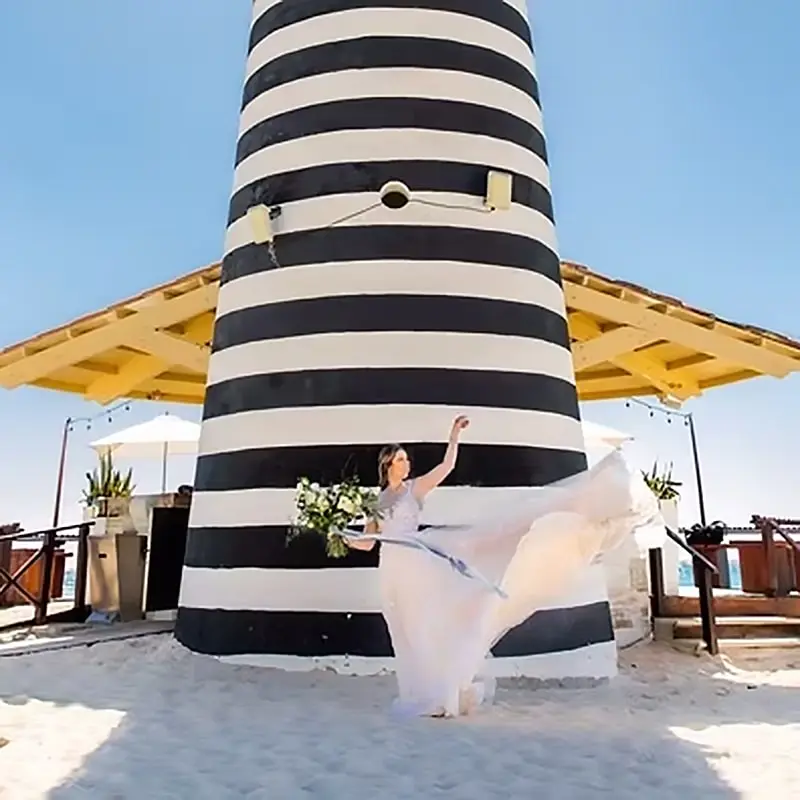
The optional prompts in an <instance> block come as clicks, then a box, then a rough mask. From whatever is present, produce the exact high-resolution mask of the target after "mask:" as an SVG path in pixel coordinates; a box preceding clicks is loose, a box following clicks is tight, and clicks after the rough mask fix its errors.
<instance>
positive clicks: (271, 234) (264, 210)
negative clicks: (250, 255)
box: [247, 203, 281, 244]
mask: <svg viewBox="0 0 800 800" xmlns="http://www.w3.org/2000/svg"><path fill="white" fill-rule="evenodd" d="M280 215H281V207H280V206H273V207H271V208H270V207H269V206H265V205H264V204H263V203H262V204H260V205H257V206H250V208H248V209H247V221H248V222H249V223H250V230H251V231H252V234H253V242H254V243H255V244H270V243H271V242H272V241H273V239H274V238H275V229H274V227H273V225H272V223H273V221H274V220H276V219H278V217H280Z"/></svg>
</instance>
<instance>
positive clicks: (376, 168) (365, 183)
mask: <svg viewBox="0 0 800 800" xmlns="http://www.w3.org/2000/svg"><path fill="white" fill-rule="evenodd" d="M400 155H402V154H400ZM490 169H503V168H502V167H500V166H499V165H497V164H486V165H485V166H478V165H474V164H463V163H458V162H454V161H353V162H348V163H346V164H325V165H323V166H319V167H308V168H307V169H299V170H293V171H291V172H282V173H278V174H276V175H269V176H267V177H266V178H261V179H260V180H256V181H253V182H252V183H250V184H248V185H247V186H243V187H242V188H241V189H239V190H238V191H237V192H235V193H234V195H233V197H232V198H231V203H230V211H229V213H228V225H230V224H231V223H233V222H235V221H236V220H237V219H240V218H241V217H243V216H244V215H245V214H246V213H247V209H248V208H250V207H251V206H254V205H258V204H259V203H263V204H264V205H267V206H279V205H281V204H282V203H293V202H295V201H297V200H307V199H308V198H311V197H323V196H326V195H332V194H337V195H338V194H354V193H361V192H375V193H376V196H375V201H376V202H377V199H378V197H377V192H378V191H379V190H380V188H381V186H383V185H384V184H385V183H387V182H388V181H402V182H403V183H404V184H405V185H406V186H408V188H409V189H411V191H412V192H456V193H459V194H467V195H473V196H474V197H483V196H484V194H485V192H486V176H487V173H488V171H489V170H490ZM513 178H514V181H513V187H512V196H511V199H512V201H513V202H514V203H519V204H520V205H524V206H527V207H528V208H532V209H534V210H536V211H539V212H540V213H542V214H544V215H545V216H546V217H547V218H548V219H549V220H551V221H552V219H553V200H552V198H551V196H550V192H549V190H548V189H547V187H545V186H542V184H541V183H539V182H538V181H535V180H533V179H532V178H529V177H528V176H527V175H520V174H517V173H513Z"/></svg>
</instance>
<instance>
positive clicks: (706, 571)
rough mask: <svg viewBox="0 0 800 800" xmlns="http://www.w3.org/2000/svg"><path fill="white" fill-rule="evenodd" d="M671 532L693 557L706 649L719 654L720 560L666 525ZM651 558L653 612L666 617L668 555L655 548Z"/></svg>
mask: <svg viewBox="0 0 800 800" xmlns="http://www.w3.org/2000/svg"><path fill="white" fill-rule="evenodd" d="M666 531H667V536H668V537H669V538H670V540H671V541H673V542H675V544H676V545H678V547H680V548H681V550H683V551H684V552H686V553H688V554H689V555H690V556H691V557H692V565H693V566H694V574H695V582H696V583H697V588H698V592H699V595H700V625H701V628H702V633H703V641H704V642H705V645H706V650H707V651H708V652H709V653H710V654H711V655H712V656H715V655H717V654H718V653H719V639H718V637H717V615H716V612H715V610H714V579H713V577H712V576H713V575H716V574H718V573H719V569H718V567H717V565H716V564H714V563H713V562H712V561H710V560H709V559H707V558H706V557H705V556H704V555H703V554H702V553H700V552H699V551H697V550H695V549H694V547H692V546H691V545H690V544H687V543H686V542H685V541H684V539H683V537H682V536H681V535H680V534H678V533H676V532H675V531H673V530H672V529H670V528H667V529H666ZM649 562H650V591H651V595H650V602H651V613H652V615H653V618H654V619H658V618H659V617H663V616H664V613H663V602H664V597H665V596H666V588H665V583H664V559H663V555H662V551H661V548H658V549H655V550H651V551H650V553H649Z"/></svg>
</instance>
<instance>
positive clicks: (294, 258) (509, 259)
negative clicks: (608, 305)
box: [221, 225, 561, 286]
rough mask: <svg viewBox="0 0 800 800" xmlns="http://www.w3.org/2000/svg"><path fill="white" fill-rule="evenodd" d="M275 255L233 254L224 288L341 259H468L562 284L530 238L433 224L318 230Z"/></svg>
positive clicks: (287, 241) (280, 242)
mask: <svg viewBox="0 0 800 800" xmlns="http://www.w3.org/2000/svg"><path fill="white" fill-rule="evenodd" d="M274 245H275V255H276V259H273V258H272V256H271V255H270V250H269V248H268V247H265V246H264V245H257V244H248V245H245V246H244V247H238V248H236V250H233V251H232V252H231V253H229V254H228V255H227V256H225V259H224V260H223V262H222V278H221V282H222V284H223V285H224V284H225V283H227V282H228V281H232V280H235V279H236V278H243V277H244V276H245V275H254V274H256V273H258V272H265V271H266V270H270V269H275V266H276V264H275V262H276V260H277V263H278V264H279V265H280V266H281V267H295V266H300V265H302V264H320V263H323V262H324V263H332V262H342V261H381V260H392V261H395V260H396V261H466V262H467V263H472V264H493V265H496V266H498V267H516V268H517V269H527V270H530V271H531V272H538V273H539V274H540V275H544V276H545V277H547V278H550V280H552V281H555V282H556V283H557V284H558V285H559V286H560V285H561V265H560V264H559V260H558V256H557V255H556V254H555V253H554V252H553V251H552V250H551V249H550V248H549V247H548V246H547V245H546V244H544V243H543V242H540V241H539V240H537V239H532V238H529V237H527V236H519V235H516V234H511V233H498V232H496V231H483V230H476V229H474V228H456V227H447V226H441V227H439V226H433V225H365V226H361V225H358V226H355V225H353V226H348V227H340V228H339V227H332V228H320V229H316V230H307V231H297V232H296V233H284V234H281V235H279V236H277V237H276V239H275V242H274Z"/></svg>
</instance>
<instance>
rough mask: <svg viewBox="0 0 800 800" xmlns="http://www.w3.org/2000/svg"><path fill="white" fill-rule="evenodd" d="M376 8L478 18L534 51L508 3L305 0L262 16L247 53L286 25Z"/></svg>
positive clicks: (479, 0) (476, 0)
mask: <svg viewBox="0 0 800 800" xmlns="http://www.w3.org/2000/svg"><path fill="white" fill-rule="evenodd" d="M358 8H364V9H377V8H413V9H414V10H420V9H422V10H432V11H450V12H453V13H456V14H464V15H466V16H469V17H476V18H477V19H482V20H484V21H485V22H491V23H492V24H493V25H497V26H498V27H500V28H504V29H505V30H507V31H508V32H509V33H513V34H514V35H515V36H519V38H520V39H522V41H523V42H525V43H526V44H527V45H528V47H530V48H531V49H533V44H532V42H531V32H530V28H529V26H528V23H527V21H526V20H525V19H524V18H523V17H522V15H521V14H520V13H519V12H518V11H517V10H516V9H514V8H512V7H511V6H510V5H508V3H493V2H488V3H487V2H486V0H347V1H346V2H342V0H305V2H303V3H297V2H293V3H278V4H277V5H276V6H273V7H272V8H270V9H269V10H268V11H266V12H265V13H263V14H262V15H261V16H260V17H259V18H258V19H257V20H256V21H255V23H254V24H253V27H252V29H251V31H250V46H249V50H248V52H252V51H253V48H254V47H255V46H256V45H257V44H258V43H259V42H261V41H263V40H264V39H266V37H267V36H269V35H270V34H271V33H274V32H275V31H277V30H280V29H281V28H285V27H286V26H287V25H294V24H295V23H296V22H302V21H303V20H307V19H311V18H313V17H321V16H323V15H324V14H333V13H335V12H337V11H350V10H353V9H358ZM331 29H332V30H335V20H334V21H331Z"/></svg>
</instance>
